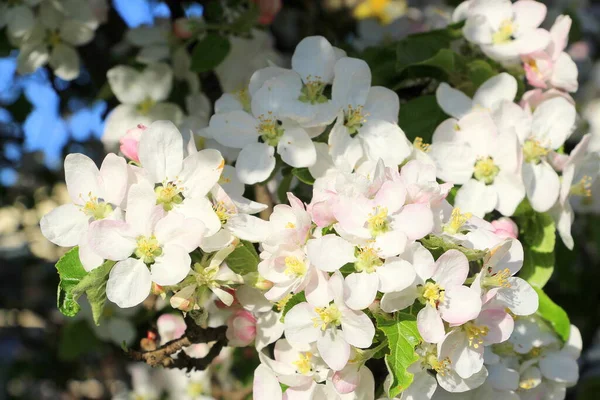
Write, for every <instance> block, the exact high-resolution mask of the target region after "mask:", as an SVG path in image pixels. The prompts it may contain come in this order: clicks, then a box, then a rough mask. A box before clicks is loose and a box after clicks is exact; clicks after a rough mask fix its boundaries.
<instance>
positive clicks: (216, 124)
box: [210, 110, 258, 149]
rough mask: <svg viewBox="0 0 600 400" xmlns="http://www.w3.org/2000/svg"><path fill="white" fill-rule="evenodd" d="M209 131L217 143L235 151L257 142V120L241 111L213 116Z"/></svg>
mask: <svg viewBox="0 0 600 400" xmlns="http://www.w3.org/2000/svg"><path fill="white" fill-rule="evenodd" d="M210 129H211V131H212V132H214V139H215V140H216V141H217V142H219V143H221V144H222V145H224V146H228V147H233V148H236V149H243V148H244V147H245V146H246V145H249V144H251V143H256V142H257V140H258V135H257V132H258V131H257V129H258V120H256V118H254V117H253V116H252V115H250V114H248V113H247V112H245V111H242V110H236V111H231V112H227V113H223V114H215V115H213V116H212V117H211V119H210Z"/></svg>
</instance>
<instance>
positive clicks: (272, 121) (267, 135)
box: [256, 111, 284, 146]
mask: <svg viewBox="0 0 600 400" xmlns="http://www.w3.org/2000/svg"><path fill="white" fill-rule="evenodd" d="M258 120H259V121H260V123H259V124H258V127H257V128H256V129H257V131H258V134H259V135H260V136H261V137H262V139H263V141H264V142H265V143H266V144H268V145H269V146H277V144H278V143H279V139H280V138H281V136H282V135H283V132H284V130H283V128H282V127H281V126H280V125H279V122H278V121H277V119H276V118H275V117H273V113H271V112H270V111H269V113H268V115H267V116H265V115H264V114H261V115H259V116H258Z"/></svg>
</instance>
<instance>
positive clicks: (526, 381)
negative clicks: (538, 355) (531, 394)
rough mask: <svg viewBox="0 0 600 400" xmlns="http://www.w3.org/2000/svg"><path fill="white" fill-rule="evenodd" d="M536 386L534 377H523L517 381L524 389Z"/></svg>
mask: <svg viewBox="0 0 600 400" xmlns="http://www.w3.org/2000/svg"><path fill="white" fill-rule="evenodd" d="M535 386H536V380H535V379H534V378H529V379H523V380H522V381H521V382H519V387H520V388H521V389H524V390H529V389H533V388H534V387H535Z"/></svg>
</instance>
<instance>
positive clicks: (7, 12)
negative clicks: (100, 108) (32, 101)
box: [0, 0, 108, 81]
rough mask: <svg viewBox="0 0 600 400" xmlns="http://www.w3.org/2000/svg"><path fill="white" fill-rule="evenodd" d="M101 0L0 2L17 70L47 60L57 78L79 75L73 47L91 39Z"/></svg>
mask: <svg viewBox="0 0 600 400" xmlns="http://www.w3.org/2000/svg"><path fill="white" fill-rule="evenodd" d="M107 7H108V6H107V5H106V2H105V1H103V0H97V1H82V0H60V1H59V0H25V1H22V2H8V3H3V4H1V5H0V28H3V27H4V26H6V34H7V38H8V40H9V41H10V43H11V44H12V45H13V46H14V47H17V48H18V49H19V56H18V59H17V70H18V72H19V73H21V74H30V73H32V72H34V71H35V70H37V69H38V68H40V67H42V66H44V65H46V64H49V65H50V67H51V68H52V71H54V73H55V74H56V76H58V77H59V78H61V79H64V80H66V81H71V80H73V79H76V78H77V77H78V76H79V71H80V64H81V62H80V58H79V54H78V53H77V50H76V49H75V48H76V47H79V46H83V45H86V44H88V43H89V42H91V41H92V40H93V38H94V34H95V31H96V29H97V28H98V26H99V25H100V24H101V23H103V22H104V21H105V20H106V12H107V11H108V8H107Z"/></svg>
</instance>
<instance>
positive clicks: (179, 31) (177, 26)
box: [173, 18, 194, 39]
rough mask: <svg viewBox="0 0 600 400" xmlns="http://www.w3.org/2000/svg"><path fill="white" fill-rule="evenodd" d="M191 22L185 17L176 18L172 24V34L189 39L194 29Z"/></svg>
mask: <svg viewBox="0 0 600 400" xmlns="http://www.w3.org/2000/svg"><path fill="white" fill-rule="evenodd" d="M192 27H193V23H192V21H190V20H189V19H187V18H177V19H176V20H175V23H174V24H173V34H174V35H175V36H177V37H178V38H180V39H189V38H191V37H192V34H193V33H194V30H193V29H192Z"/></svg>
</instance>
